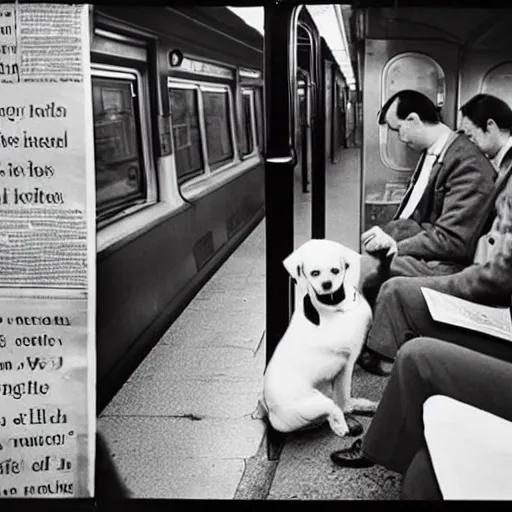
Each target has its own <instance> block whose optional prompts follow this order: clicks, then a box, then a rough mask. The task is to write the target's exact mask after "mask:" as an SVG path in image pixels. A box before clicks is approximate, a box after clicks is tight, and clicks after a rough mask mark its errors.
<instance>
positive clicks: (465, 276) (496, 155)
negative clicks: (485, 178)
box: [359, 95, 512, 375]
mask: <svg viewBox="0 0 512 512" xmlns="http://www.w3.org/2000/svg"><path fill="white" fill-rule="evenodd" d="M461 112H462V115H463V118H462V126H463V127H464V128H465V129H466V131H467V132H468V133H469V136H470V138H471V139H472V140H474V141H475V143H477V144H479V145H480V146H481V149H482V150H483V151H485V152H486V154H487V155H488V156H489V157H491V158H493V162H494V165H496V167H497V171H498V179H497V181H496V185H495V189H494V192H493V194H492V195H491V197H490V200H494V198H495V197H496V195H497V194H500V195H499V196H498V198H497V199H496V208H498V207H499V204H501V206H502V209H503V208H504V209H506V205H505V203H504V201H505V200H506V197H509V196H510V195H511V194H510V193H509V192H507V193H505V190H506V188H507V187H508V186H509V183H510V176H511V173H512V150H511V147H512V136H511V132H510V126H512V110H511V109H510V108H509V107H508V105H507V104H506V103H504V102H503V101H501V100H499V99H498V98H495V97H493V96H490V95H478V96H475V97H474V98H472V99H471V100H470V101H469V102H468V103H466V104H465V105H464V106H463V107H462V108H461ZM481 125H483V126H485V127H486V130H487V131H486V132H484V131H483V129H482V128H479V126H481ZM480 132H481V133H480ZM485 210H486V211H488V212H489V214H488V215H487V216H479V217H478V216H477V217H476V218H475V219H476V221H475V222H479V224H478V225H477V230H478V231H481V228H482V227H484V228H485V229H489V231H488V232H487V233H486V234H485V235H483V236H482V237H481V238H480V239H479V240H478V243H477V246H476V252H475V255H474V264H473V265H472V266H469V267H467V268H466V269H465V270H464V271H462V272H458V273H455V274H452V275H451V276H445V277H439V278H435V277H432V278H426V279H425V280H414V281H413V282H408V281H407V280H404V279H402V280H398V281H397V280H395V279H392V280H391V281H390V282H389V283H388V284H387V285H386V286H383V287H382V289H381V290H380V295H379V298H378V300H377V303H376V305H375V312H374V325H375V327H374V328H372V330H371V331H370V333H369V336H368V341H367V345H366V350H365V351H364V352H363V354H362V355H361V357H360V358H359V364H360V365H361V366H362V367H363V368H364V369H365V370H366V371H368V372H370V373H374V374H377V375H383V374H386V373H388V372H386V371H385V370H384V369H383V368H382V364H381V362H380V358H379V357H378V355H379V354H381V355H382V356H386V357H387V358H393V357H394V350H393V348H392V346H393V344H394V343H395V344H397V345H398V346H399V345H401V343H403V341H402V338H401V337H402V336H404V335H405V336H407V337H409V339H410V337H413V334H412V332H409V333H404V332H402V334H401V335H400V336H399V337H398V338H397V339H394V340H393V341H392V339H391V338H392V333H391V332H390V329H393V328H395V327H396V328H397V329H401V328H402V327H404V326H407V327H408V328H409V329H413V331H414V333H415V335H418V336H419V335H431V336H440V337H442V338H443V339H444V338H446V337H447V336H448V334H445V332H447V328H444V327H442V326H438V325H437V324H435V323H433V322H432V320H431V319H430V314H429V313H428V311H426V309H425V308H426V304H425V303H424V301H423V295H422V293H421V291H420V287H421V286H425V287H430V288H434V289H436V290H438V291H441V292H445V293H451V294H453V295H457V296H459V297H461V298H465V299H467V300H471V301H477V302H478V301H479V300H480V299H479V296H480V295H479V294H481V292H482V291H483V289H484V288H485V287H486V284H485V283H486V282H487V281H488V280H489V279H491V280H493V282H494V285H495V286H497V287H498V288H499V287H500V286H501V284H503V288H502V293H501V295H502V297H505V299H504V300H505V302H506V301H507V300H508V299H507V297H508V296H507V293H509V291H508V286H507V285H506V283H505V282H503V283H501V284H500V281H501V272H509V271H510V268H509V267H507V264H508V263H507V262H506V261H505V260H506V259H507V256H506V254H505V255H502V258H501V259H500V260H499V261H496V262H494V263H492V253H493V252H494V251H497V250H501V251H506V250H507V242H506V241H505V240H504V239H503V240H501V238H500V237H505V238H507V237H508V235H507V234H506V232H507V231H508V228H507V227H506V226H503V230H502V231H503V232H504V233H503V234H500V232H499V230H498V218H497V217H496V209H495V208H489V207H486V208H485ZM504 216H505V220H503V222H505V224H506V223H508V222H512V219H511V220H507V219H508V214H506V213H504ZM381 244H382V245H381V246H379V248H380V249H382V248H384V249H386V248H387V250H391V251H393V247H394V242H393V241H392V240H388V242H387V245H386V242H385V241H381ZM503 258H505V260H504V259H503ZM486 262H487V263H486ZM484 264H486V265H487V266H483V267H481V268H479V267H478V266H479V265H484ZM503 265H505V266H503ZM391 266H392V267H393V263H391ZM395 275H396V273H395ZM397 289H399V290H400V291H399V292H398V294H399V295H400V297H401V299H400V300H398V301H395V300H394V297H395V294H396V292H395V290H397ZM413 290H414V291H413ZM391 297H393V299H391ZM404 298H405V300H406V301H407V303H408V306H409V312H410V313H412V312H413V315H414V317H415V318H414V320H415V322H418V323H415V324H410V323H408V322H405V324H404V323H401V324H400V326H398V324H395V323H394V322H395V320H397V319H398V318H400V319H401V318H402V317H403V316H404V315H406V314H407V312H404V315H402V314H401V313H400V311H397V312H391V311H390V308H394V307H396V306H398V307H400V306H399V303H400V302H401V300H402V299H404ZM390 300H392V301H393V304H390V303H389V301H390ZM384 303H386V305H384ZM486 303H487V302H486ZM379 304H380V306H379ZM416 315H417V316H416ZM391 317H392V320H390V318H391ZM398 321H400V320H398ZM390 322H391V323H392V324H393V326H394V327H393V328H392V327H390ZM425 322H426V323H425ZM414 326H415V327H414ZM381 327H382V328H381ZM438 328H439V329H440V330H438ZM459 333H460V330H458V331H456V332H454V335H455V336H461V335H460V334H459ZM462 336H463V335H462ZM448 337H449V336H448ZM386 347H387V348H386Z"/></svg>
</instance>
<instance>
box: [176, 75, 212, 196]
mask: <svg viewBox="0 0 512 512" xmlns="http://www.w3.org/2000/svg"><path fill="white" fill-rule="evenodd" d="M173 88H174V89H180V90H187V91H195V92H196V95H197V121H198V126H199V137H200V146H201V161H202V164H203V166H202V168H201V169H199V170H198V171H194V172H193V173H188V174H187V175H185V176H181V177H180V176H178V169H177V167H176V145H175V143H174V123H173V122H172V101H171V97H170V96H171V89H173ZM167 94H168V96H169V108H170V112H171V115H170V118H169V123H170V125H171V138H172V147H173V160H174V169H175V172H176V181H177V183H178V187H180V186H181V185H182V184H183V183H187V182H189V181H191V180H195V179H196V178H200V177H202V176H204V175H205V174H206V165H207V164H208V162H207V161H206V160H205V158H206V154H207V153H206V149H207V148H206V146H205V144H206V140H204V137H203V127H202V124H201V123H202V121H201V112H202V110H203V96H202V95H201V93H200V90H199V87H198V86H197V85H196V84H194V83H181V82H180V83H174V85H173V86H170V85H169V83H168V85H167Z"/></svg>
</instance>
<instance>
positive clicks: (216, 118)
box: [202, 87, 234, 167]
mask: <svg viewBox="0 0 512 512" xmlns="http://www.w3.org/2000/svg"><path fill="white" fill-rule="evenodd" d="M202 92H203V105H204V119H205V127H206V146H207V148H208V164H209V165H210V166H213V167H217V166H219V165H220V164H222V163H226V162H227V161H229V160H232V159H233V157H234V150H233V139H232V133H231V117H230V106H229V91H228V88H227V87H222V88H210V87H204V88H202Z"/></svg>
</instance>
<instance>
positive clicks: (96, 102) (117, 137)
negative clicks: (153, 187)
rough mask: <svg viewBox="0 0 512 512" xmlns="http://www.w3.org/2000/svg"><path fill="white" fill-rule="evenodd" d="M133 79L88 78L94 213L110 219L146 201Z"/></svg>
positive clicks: (135, 83)
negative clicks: (93, 169)
mask: <svg viewBox="0 0 512 512" xmlns="http://www.w3.org/2000/svg"><path fill="white" fill-rule="evenodd" d="M136 85H137V82H136V77H135V75H133V78H103V77H102V78H99V77H94V76H93V77H92V93H93V115H94V149H95V160H96V162H95V163H96V214H97V217H98V219H100V220H101V219H104V218H106V217H109V216H112V215H114V214H115V213H117V212H119V211H120V210H123V209H125V208H126V207H127V206H130V205H131V204H135V203H137V202H138V201H140V200H141V199H145V198H146V182H145V176H144V172H143V165H142V154H141V143H140V139H139V132H138V130H139V127H140V119H139V118H138V109H137V105H136V101H137V95H136Z"/></svg>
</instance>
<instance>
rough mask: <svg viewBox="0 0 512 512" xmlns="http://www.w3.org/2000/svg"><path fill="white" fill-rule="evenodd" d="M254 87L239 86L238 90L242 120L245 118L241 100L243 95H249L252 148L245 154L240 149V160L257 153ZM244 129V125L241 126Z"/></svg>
mask: <svg viewBox="0 0 512 512" xmlns="http://www.w3.org/2000/svg"><path fill="white" fill-rule="evenodd" d="M254 93H255V91H254V88H252V87H241V90H240V96H241V99H242V101H241V105H240V107H241V112H240V114H242V112H243V116H244V120H245V109H244V105H243V102H244V96H249V98H250V99H249V102H250V103H249V105H250V116H251V122H250V124H251V143H252V149H251V151H249V153H246V154H243V153H242V152H241V151H240V158H241V159H242V160H245V159H246V158H249V157H251V156H253V155H254V154H255V153H257V151H258V145H259V144H258V140H257V134H256V100H255V97H254ZM243 129H244V130H245V127H244V128H243Z"/></svg>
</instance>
